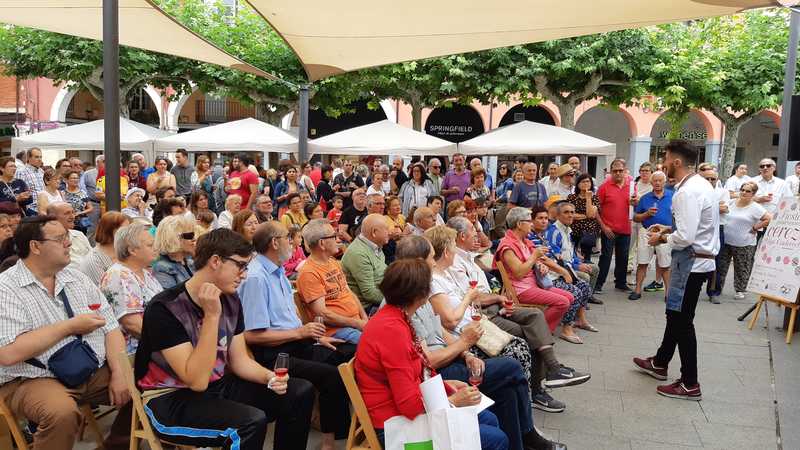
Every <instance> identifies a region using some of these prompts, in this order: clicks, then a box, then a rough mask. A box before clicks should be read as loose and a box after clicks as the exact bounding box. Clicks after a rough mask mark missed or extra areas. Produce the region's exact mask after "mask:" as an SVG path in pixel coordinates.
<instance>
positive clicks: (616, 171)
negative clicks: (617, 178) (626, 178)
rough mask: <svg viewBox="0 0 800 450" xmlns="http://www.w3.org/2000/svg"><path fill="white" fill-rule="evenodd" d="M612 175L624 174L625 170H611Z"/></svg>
mask: <svg viewBox="0 0 800 450" xmlns="http://www.w3.org/2000/svg"><path fill="white" fill-rule="evenodd" d="M611 172H612V173H622V172H625V169H611Z"/></svg>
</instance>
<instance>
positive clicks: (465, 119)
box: [425, 105, 484, 142]
mask: <svg viewBox="0 0 800 450" xmlns="http://www.w3.org/2000/svg"><path fill="white" fill-rule="evenodd" d="M425 132H426V133H427V134H430V135H432V136H436V137H438V138H441V139H444V140H446V141H450V142H464V141H466V140H468V139H472V138H474V137H476V136H480V135H481V134H483V132H484V127H483V119H482V118H481V115H480V114H479V113H478V111H476V110H475V108H473V107H472V106H469V105H453V106H451V107H449V108H448V107H440V108H434V109H433V110H432V111H431V113H430V114H429V115H428V119H427V120H426V121H425Z"/></svg>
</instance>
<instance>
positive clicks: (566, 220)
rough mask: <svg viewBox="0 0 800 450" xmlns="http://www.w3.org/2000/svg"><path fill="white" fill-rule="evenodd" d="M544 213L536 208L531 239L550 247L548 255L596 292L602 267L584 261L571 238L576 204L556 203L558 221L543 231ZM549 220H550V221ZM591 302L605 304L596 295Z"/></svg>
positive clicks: (591, 297)
mask: <svg viewBox="0 0 800 450" xmlns="http://www.w3.org/2000/svg"><path fill="white" fill-rule="evenodd" d="M539 213H541V214H542V216H541V217H540V219H541V220H539V221H537V220H536V217H537V216H538V215H539ZM544 213H545V211H544V209H542V208H534V221H533V233H531V236H530V237H531V241H533V243H534V245H545V246H547V247H549V248H550V254H549V255H548V256H551V257H554V258H555V259H556V261H557V262H558V263H559V265H562V266H565V267H566V266H569V268H570V269H572V272H574V274H575V275H576V276H577V278H578V279H579V280H581V281H583V282H586V283H588V284H589V287H590V288H591V289H592V292H594V287H595V283H597V275H598V274H599V273H600V267H598V266H597V264H592V263H590V262H588V263H587V262H583V261H582V260H581V258H580V257H579V256H578V250H577V249H576V248H575V245H574V244H573V241H572V240H571V236H572V228H571V227H572V224H573V223H574V217H575V205H573V204H572V203H571V202H567V201H560V202H558V203H557V204H556V221H555V222H554V223H550V224H549V225H548V226H547V228H545V230H544V231H542V230H541V227H543V226H544ZM548 216H549V213H548ZM549 222H550V221H549V220H548V223H549ZM551 272H553V271H551ZM551 275H552V273H551ZM573 295H575V294H573ZM589 303H595V304H598V305H602V304H603V302H602V301H601V300H599V299H597V298H595V297H594V296H590V297H589Z"/></svg>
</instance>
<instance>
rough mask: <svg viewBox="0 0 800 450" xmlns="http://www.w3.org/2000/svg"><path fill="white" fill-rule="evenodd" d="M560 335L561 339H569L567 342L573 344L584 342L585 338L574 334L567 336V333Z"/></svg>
mask: <svg viewBox="0 0 800 450" xmlns="http://www.w3.org/2000/svg"><path fill="white" fill-rule="evenodd" d="M558 337H560V338H561V339H563V340H565V341H567V342H569V343H571V344H583V339H581V337H580V336H576V335H574V334H573V335H572V336H567V335H565V334H561V335H559V336H558Z"/></svg>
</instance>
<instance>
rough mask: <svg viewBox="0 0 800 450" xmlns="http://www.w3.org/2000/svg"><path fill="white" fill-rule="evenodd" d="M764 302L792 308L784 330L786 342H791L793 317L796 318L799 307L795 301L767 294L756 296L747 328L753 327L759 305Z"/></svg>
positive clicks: (759, 310)
mask: <svg viewBox="0 0 800 450" xmlns="http://www.w3.org/2000/svg"><path fill="white" fill-rule="evenodd" d="M764 302H772V303H775V304H777V305H780V306H783V307H786V308H789V309H791V310H792V312H791V314H790V315H789V327H788V328H787V330H786V343H787V344H791V343H792V334H793V333H794V323H795V319H797V310H798V309H799V308H800V305H798V304H797V303H792V302H788V301H786V300H784V299H782V298H777V297H771V296H768V295H760V296H759V297H758V302H756V310H755V312H754V313H753V318H752V319H750V324H749V325H747V328H748V329H749V330H752V329H753V327H754V326H755V324H756V320H758V314H759V313H760V312H761V305H763V304H764Z"/></svg>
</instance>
